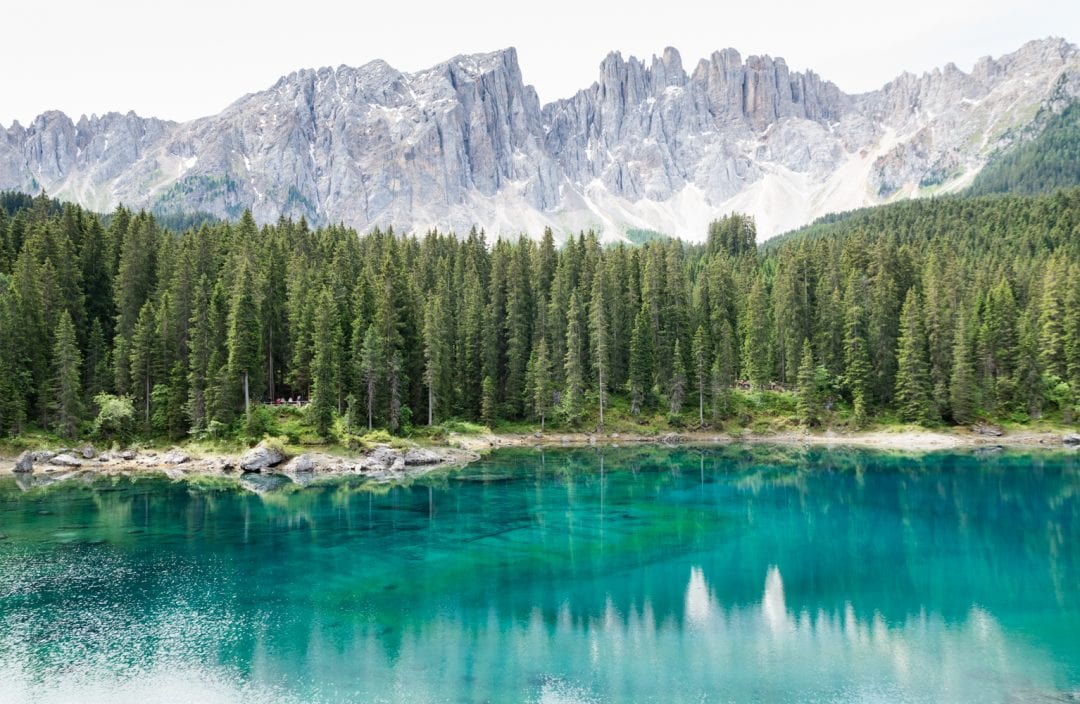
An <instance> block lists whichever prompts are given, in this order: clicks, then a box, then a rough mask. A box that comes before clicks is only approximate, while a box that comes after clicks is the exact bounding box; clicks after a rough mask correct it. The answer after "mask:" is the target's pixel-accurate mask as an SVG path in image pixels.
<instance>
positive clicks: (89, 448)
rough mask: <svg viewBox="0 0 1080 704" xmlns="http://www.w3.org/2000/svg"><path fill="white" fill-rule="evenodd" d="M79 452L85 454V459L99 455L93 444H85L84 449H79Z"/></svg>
mask: <svg viewBox="0 0 1080 704" xmlns="http://www.w3.org/2000/svg"><path fill="white" fill-rule="evenodd" d="M79 453H80V454H81V455H82V456H83V459H84V460H92V459H94V457H96V456H97V450H95V449H94V446H93V445H83V447H82V449H81V450H79Z"/></svg>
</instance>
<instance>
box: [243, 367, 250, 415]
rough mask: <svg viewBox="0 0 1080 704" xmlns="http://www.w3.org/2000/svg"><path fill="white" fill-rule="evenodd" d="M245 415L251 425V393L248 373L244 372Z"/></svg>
mask: <svg viewBox="0 0 1080 704" xmlns="http://www.w3.org/2000/svg"><path fill="white" fill-rule="evenodd" d="M244 415H245V416H246V417H247V423H248V425H251V392H250V389H249V388H248V373H247V372H246V371H245V372H244Z"/></svg>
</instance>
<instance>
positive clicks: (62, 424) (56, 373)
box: [51, 311, 83, 438]
mask: <svg viewBox="0 0 1080 704" xmlns="http://www.w3.org/2000/svg"><path fill="white" fill-rule="evenodd" d="M55 340H56V341H55V342H54V343H53V381H52V384H53V385H52V404H51V408H52V415H53V421H54V424H55V427H56V432H58V433H59V434H60V435H62V436H64V437H66V438H75V437H77V435H78V430H79V421H80V420H82V413H83V403H82V381H81V373H82V370H81V368H82V353H80V352H79V344H78V341H77V340H76V339H75V325H74V323H72V322H71V315H69V314H68V312H67V311H64V312H63V313H62V314H61V315H60V322H59V323H57V325H56V335H55Z"/></svg>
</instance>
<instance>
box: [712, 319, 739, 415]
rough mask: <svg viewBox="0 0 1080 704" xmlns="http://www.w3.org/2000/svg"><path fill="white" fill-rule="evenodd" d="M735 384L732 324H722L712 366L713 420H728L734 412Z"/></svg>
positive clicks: (724, 321)
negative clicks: (733, 388)
mask: <svg viewBox="0 0 1080 704" xmlns="http://www.w3.org/2000/svg"><path fill="white" fill-rule="evenodd" d="M734 384H735V340H734V339H733V336H732V331H731V323H729V322H728V321H727V320H726V319H725V320H723V321H722V322H721V323H720V336H719V339H718V341H717V343H716V354H715V357H714V359H713V365H712V398H713V402H712V409H713V418H726V417H728V416H729V415H730V414H731V412H732V386H733V385H734Z"/></svg>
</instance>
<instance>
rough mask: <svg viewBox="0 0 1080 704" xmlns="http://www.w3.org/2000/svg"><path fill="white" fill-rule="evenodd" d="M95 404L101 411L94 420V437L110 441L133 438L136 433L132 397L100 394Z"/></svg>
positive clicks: (95, 398)
mask: <svg viewBox="0 0 1080 704" xmlns="http://www.w3.org/2000/svg"><path fill="white" fill-rule="evenodd" d="M94 403H95V404H96V405H97V407H98V408H99V409H100V410H99V411H98V414H97V418H95V419H94V425H93V435H94V437H96V438H99V439H101V440H110V441H111V440H120V441H125V440H128V439H129V438H131V436H132V434H133V433H134V431H135V407H134V406H133V405H132V402H131V398H130V397H128V396H113V395H112V394H98V395H97V396H95V397H94Z"/></svg>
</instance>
